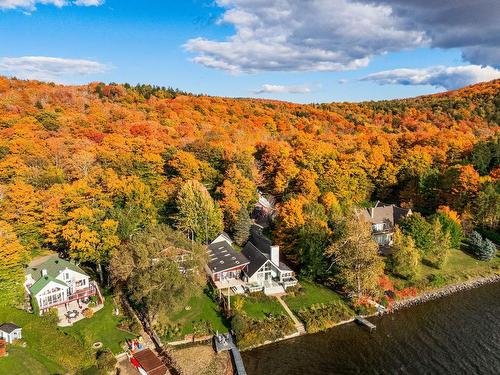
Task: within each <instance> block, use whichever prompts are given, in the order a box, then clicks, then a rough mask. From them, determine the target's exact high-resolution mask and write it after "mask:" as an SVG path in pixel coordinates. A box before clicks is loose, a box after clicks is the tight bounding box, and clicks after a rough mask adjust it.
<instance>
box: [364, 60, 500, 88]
mask: <svg viewBox="0 0 500 375" xmlns="http://www.w3.org/2000/svg"><path fill="white" fill-rule="evenodd" d="M496 78H500V70H498V69H495V68H493V67H491V66H486V67H482V66H479V65H464V66H452V67H446V66H433V67H429V68H424V69H394V70H386V71H382V72H378V73H373V74H370V75H368V76H366V77H364V78H362V79H361V80H362V81H374V82H376V83H378V84H380V85H394V84H398V85H432V86H436V87H442V88H445V89H447V90H453V89H456V88H459V87H463V86H467V85H472V84H474V83H478V82H484V81H490V80H492V79H496Z"/></svg>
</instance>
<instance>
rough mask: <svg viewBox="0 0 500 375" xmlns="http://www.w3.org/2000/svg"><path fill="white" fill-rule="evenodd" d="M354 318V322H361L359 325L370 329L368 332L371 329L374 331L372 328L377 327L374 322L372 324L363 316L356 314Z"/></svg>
mask: <svg viewBox="0 0 500 375" xmlns="http://www.w3.org/2000/svg"><path fill="white" fill-rule="evenodd" d="M355 319H356V322H357V323H358V324H361V325H363V326H365V327H367V328H368V329H369V330H370V332H372V331H374V330H376V329H377V326H376V325H375V324H373V323H372V322H370V321H368V320H367V319H365V318H363V317H362V316H359V315H356V317H355Z"/></svg>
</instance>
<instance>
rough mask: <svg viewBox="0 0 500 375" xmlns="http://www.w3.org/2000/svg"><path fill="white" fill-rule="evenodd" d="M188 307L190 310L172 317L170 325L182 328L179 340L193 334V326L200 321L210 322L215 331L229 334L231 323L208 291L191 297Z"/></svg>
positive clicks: (183, 310) (182, 311)
mask: <svg viewBox="0 0 500 375" xmlns="http://www.w3.org/2000/svg"><path fill="white" fill-rule="evenodd" d="M188 306H189V307H190V309H189V310H186V309H185V308H183V309H182V310H180V311H178V312H176V313H174V314H172V316H171V317H170V324H173V325H178V324H179V325H180V326H181V332H180V334H179V335H178V338H184V336H186V335H190V334H192V333H193V325H194V324H195V323H196V322H199V321H200V320H201V321H206V322H209V323H210V326H211V328H212V330H213V331H219V332H227V331H228V330H229V327H230V324H229V322H228V321H227V319H226V318H225V317H224V316H223V314H222V312H221V311H220V309H219V305H218V304H217V303H216V302H215V301H214V300H213V299H212V298H211V297H210V296H209V295H208V294H207V291H206V290H205V291H203V292H202V293H200V294H199V295H196V296H193V297H191V298H190V300H189V302H188Z"/></svg>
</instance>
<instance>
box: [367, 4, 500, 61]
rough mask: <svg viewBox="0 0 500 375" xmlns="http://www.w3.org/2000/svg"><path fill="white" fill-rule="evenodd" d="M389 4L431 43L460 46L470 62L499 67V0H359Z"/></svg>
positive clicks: (432, 44) (444, 46) (400, 17)
mask: <svg viewBox="0 0 500 375" xmlns="http://www.w3.org/2000/svg"><path fill="white" fill-rule="evenodd" d="M358 1H362V2H364V3H367V4H373V3H377V4H379V5H383V6H389V7H391V9H392V12H393V14H394V16H396V17H398V18H399V19H400V20H402V22H404V24H405V25H406V27H408V28H410V29H412V30H420V31H423V32H425V35H426V36H427V38H428V39H429V40H430V41H431V46H433V47H439V48H460V49H461V50H462V55H463V58H464V59H465V60H467V61H469V62H471V63H473V64H478V65H496V66H500V22H499V19H500V6H499V2H498V0H474V1H471V0H439V1H435V0H358Z"/></svg>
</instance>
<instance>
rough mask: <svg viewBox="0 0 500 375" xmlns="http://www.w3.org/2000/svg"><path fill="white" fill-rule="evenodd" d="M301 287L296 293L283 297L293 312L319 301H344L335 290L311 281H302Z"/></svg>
mask: <svg viewBox="0 0 500 375" xmlns="http://www.w3.org/2000/svg"><path fill="white" fill-rule="evenodd" d="M300 286H301V289H300V291H299V292H298V293H296V295H288V296H285V297H284V298H283V299H284V301H285V302H286V304H287V305H288V307H290V309H291V310H292V311H293V312H298V311H299V310H300V309H302V308H307V307H310V306H311V305H314V304H317V303H328V302H333V301H343V299H342V297H341V296H340V295H339V294H337V293H335V292H334V291H333V290H331V289H329V288H327V287H325V286H322V285H318V284H315V283H313V282H310V281H305V280H304V281H301V282H300Z"/></svg>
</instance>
